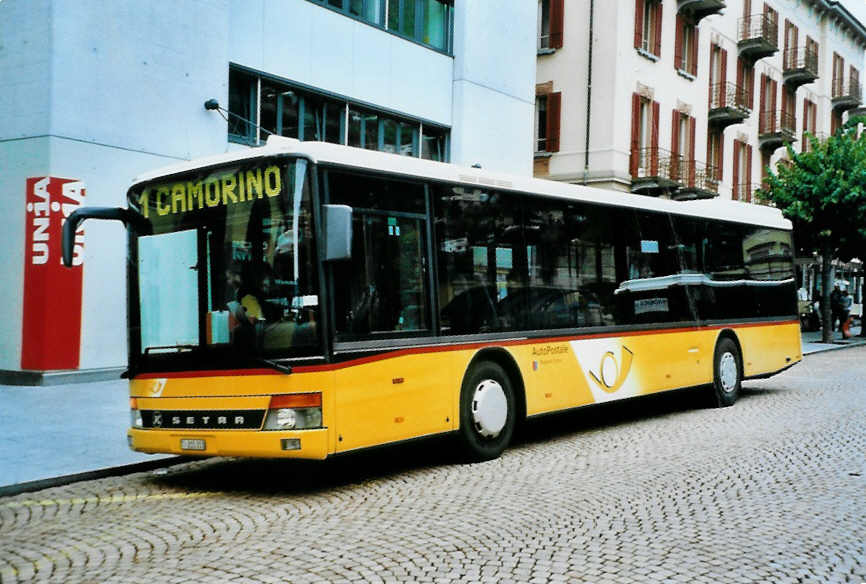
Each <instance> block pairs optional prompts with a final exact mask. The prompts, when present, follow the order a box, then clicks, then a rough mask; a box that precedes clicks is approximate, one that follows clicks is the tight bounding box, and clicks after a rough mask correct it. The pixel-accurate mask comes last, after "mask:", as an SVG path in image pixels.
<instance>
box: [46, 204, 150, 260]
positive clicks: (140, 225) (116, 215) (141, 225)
mask: <svg viewBox="0 0 866 584" xmlns="http://www.w3.org/2000/svg"><path fill="white" fill-rule="evenodd" d="M85 219H103V220H108V221H120V222H122V223H123V224H124V225H126V226H127V227H132V228H133V229H135V230H136V231H137V232H138V233H140V234H142V235H150V234H151V233H152V232H153V226H152V225H151V224H150V221H148V220H147V219H145V218H144V217H142V216H141V215H139V214H138V213H137V212H135V211H133V210H131V209H124V208H122V207H82V208H80V209H76V210H75V211H73V212H72V213H70V214H69V217H67V218H66V221H64V223H63V265H64V266H66V267H67V268H71V267H72V253H73V248H74V247H75V232H76V231H78V224H79V223H81V222H82V221H84V220H85Z"/></svg>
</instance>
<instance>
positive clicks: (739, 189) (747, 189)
mask: <svg viewBox="0 0 866 584" xmlns="http://www.w3.org/2000/svg"><path fill="white" fill-rule="evenodd" d="M753 192H754V190H753V189H752V183H750V182H747V183H740V184H738V185H734V192H733V193H732V194H733V196H732V197H731V198H732V199H734V200H735V201H745V202H747V203H751V202H752V193H753Z"/></svg>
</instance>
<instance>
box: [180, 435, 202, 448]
mask: <svg viewBox="0 0 866 584" xmlns="http://www.w3.org/2000/svg"><path fill="white" fill-rule="evenodd" d="M180 449H181V450H204V449H205V443H204V440H202V439H201V438H181V439H180Z"/></svg>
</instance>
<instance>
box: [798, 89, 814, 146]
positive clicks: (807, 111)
mask: <svg viewBox="0 0 866 584" xmlns="http://www.w3.org/2000/svg"><path fill="white" fill-rule="evenodd" d="M817 118H818V106H817V104H816V103H815V102H813V101H811V100H808V99H804V100H803V139H802V140H801V142H800V143H801V144H802V151H803V152H809V151H811V150H812V142H811V140H810V139H809V137H808V136H807V135H806V134H807V133H809V134H811V135H812V136H815V135H816V132H817Z"/></svg>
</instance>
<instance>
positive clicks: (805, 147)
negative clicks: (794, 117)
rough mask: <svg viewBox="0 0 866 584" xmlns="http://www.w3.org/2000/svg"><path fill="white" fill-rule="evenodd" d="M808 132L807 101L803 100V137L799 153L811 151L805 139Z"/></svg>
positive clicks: (807, 140)
mask: <svg viewBox="0 0 866 584" xmlns="http://www.w3.org/2000/svg"><path fill="white" fill-rule="evenodd" d="M808 131H809V100H808V99H804V100H803V137H802V138H801V139H800V152H807V151H808V150H811V144H809V139H808V138H806V132H808Z"/></svg>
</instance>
